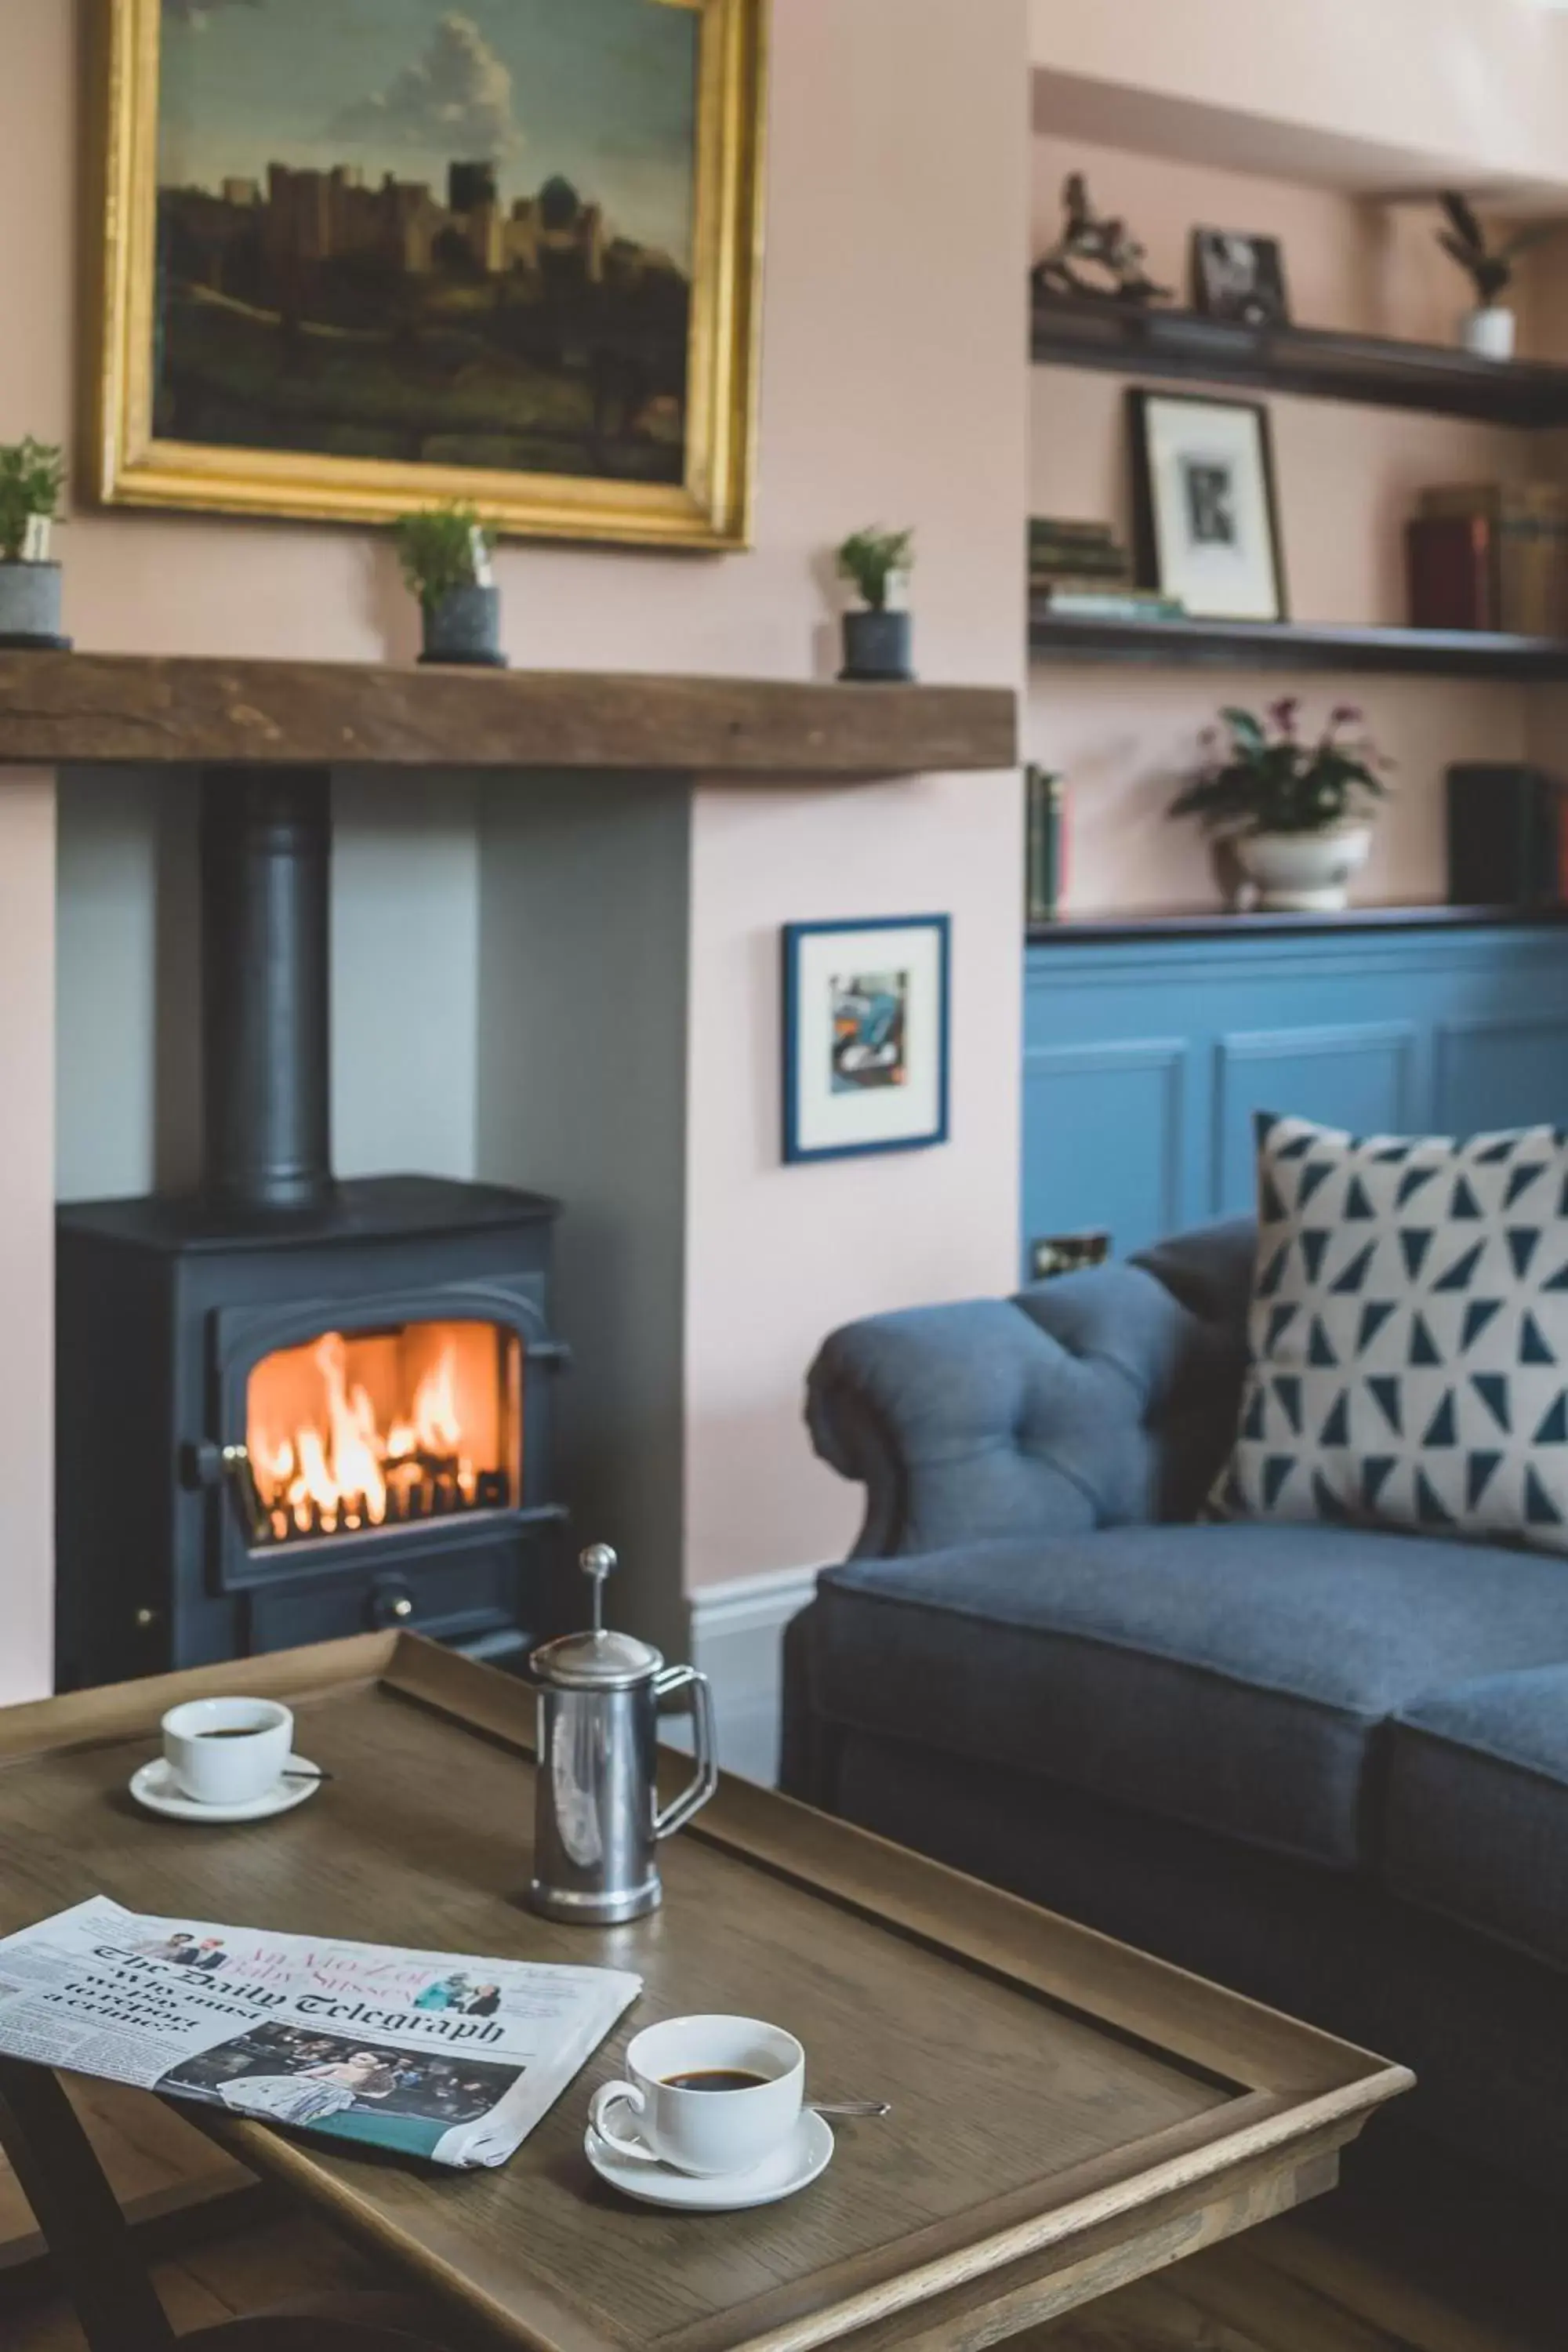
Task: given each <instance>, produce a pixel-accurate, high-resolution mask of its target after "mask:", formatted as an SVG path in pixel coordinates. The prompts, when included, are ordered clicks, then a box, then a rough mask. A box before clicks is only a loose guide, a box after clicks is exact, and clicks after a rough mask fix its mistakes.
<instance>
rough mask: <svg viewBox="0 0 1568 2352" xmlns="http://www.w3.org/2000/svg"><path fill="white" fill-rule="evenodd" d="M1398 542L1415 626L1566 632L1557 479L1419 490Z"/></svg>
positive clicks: (1567, 571)
mask: <svg viewBox="0 0 1568 2352" xmlns="http://www.w3.org/2000/svg"><path fill="white" fill-rule="evenodd" d="M1406 549H1407V554H1408V558H1409V568H1410V618H1411V623H1412V625H1413V626H1415V628H1418V629H1503V630H1507V631H1508V632H1510V634H1512V635H1519V636H1526V637H1563V636H1568V489H1564V488H1562V487H1560V486H1559V484H1557V483H1556V482H1482V483H1479V484H1465V483H1460V484H1457V485H1455V486H1453V487H1451V488H1437V489H1431V490H1427V491H1425V492H1424V493H1423V495H1422V499H1421V511H1420V513H1419V515H1418V516H1417V517H1416V519H1415V521H1413V522H1412V523H1411V524H1410V525H1409V526H1408V530H1407V532H1406Z"/></svg>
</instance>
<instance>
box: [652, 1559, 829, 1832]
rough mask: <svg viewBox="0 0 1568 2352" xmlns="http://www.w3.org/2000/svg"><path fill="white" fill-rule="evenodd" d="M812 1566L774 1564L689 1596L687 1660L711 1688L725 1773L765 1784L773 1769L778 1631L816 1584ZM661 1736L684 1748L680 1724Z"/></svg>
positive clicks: (779, 1681)
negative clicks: (762, 1573) (764, 1571)
mask: <svg viewBox="0 0 1568 2352" xmlns="http://www.w3.org/2000/svg"><path fill="white" fill-rule="evenodd" d="M818 1573H819V1571H818V1570H816V1569H815V1568H783V1569H775V1570H773V1571H772V1573H771V1574H769V1575H767V1576H747V1577H738V1578H737V1579H736V1580H735V1581H734V1582H733V1583H732V1584H710V1585H708V1586H706V1587H705V1588H704V1589H702V1590H700V1591H697V1592H694V1593H693V1594H692V1595H691V1597H690V1609H691V1662H692V1664H693V1665H696V1666H699V1667H700V1668H701V1670H702V1672H703V1673H704V1674H705V1675H707V1676H708V1679H709V1681H710V1683H711V1684H712V1685H713V1705H714V1713H715V1715H716V1716H717V1717H718V1725H719V1761H720V1763H721V1765H722V1766H723V1767H724V1769H725V1770H726V1771H727V1772H738V1773H740V1774H741V1775H742V1778H743V1779H744V1780H761V1781H763V1782H764V1783H765V1784H766V1786H767V1787H769V1788H772V1787H773V1785H774V1783H775V1782H776V1780H777V1779H778V1769H779V1719H780V1718H779V1701H780V1695H781V1689H782V1685H783V1680H784V1627H785V1626H786V1625H787V1624H788V1623H789V1621H790V1619H791V1618H792V1617H794V1616H795V1615H797V1614H798V1612H800V1611H801V1610H802V1609H804V1608H805V1604H806V1602H807V1601H809V1600H810V1599H811V1596H812V1592H813V1591H814V1590H815V1588H816V1579H817V1575H818ZM660 1737H661V1738H664V1739H666V1740H668V1741H669V1742H670V1744H671V1745H672V1746H679V1747H682V1748H685V1747H688V1746H689V1735H688V1731H687V1726H686V1724H685V1722H684V1721H679V1720H676V1721H668V1722H667V1723H665V1724H664V1725H662V1726H661V1727H660Z"/></svg>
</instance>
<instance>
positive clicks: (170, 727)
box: [0, 653, 1017, 784]
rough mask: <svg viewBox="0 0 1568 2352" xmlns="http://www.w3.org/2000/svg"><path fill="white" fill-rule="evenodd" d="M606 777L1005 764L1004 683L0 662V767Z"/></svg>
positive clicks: (831, 774)
mask: <svg viewBox="0 0 1568 2352" xmlns="http://www.w3.org/2000/svg"><path fill="white" fill-rule="evenodd" d="M223 761H245V762H247V763H260V764H264V765H273V764H276V765H289V766H294V765H305V766H317V765H329V764H330V765H358V766H367V767H385V768H430V767H441V768H488V769H507V768H518V769H526V768H539V769H556V770H559V769H571V768H578V769H592V768H598V769H612V770H614V769H618V770H621V771H623V772H626V771H633V772H637V771H644V772H664V773H666V774H670V773H688V774H697V775H701V776H704V777H706V778H711V779H716V780H721V781H722V780H726V779H728V780H730V781H732V782H735V783H737V784H744V783H747V782H755V783H770V782H801V783H822V784H832V783H845V782H854V781H856V780H857V779H861V778H868V777H873V776H897V775H910V774H917V773H921V772H926V773H931V772H960V771H965V770H974V769H999V768H1010V767H1013V766H1015V765H1016V761H1017V705H1016V697H1015V696H1014V695H1013V694H1012V693H1011V691H1009V690H1008V689H1007V688H1000V687H951V686H875V687H872V686H815V685H799V684H795V683H794V682H791V681H788V680H781V679H772V678H721V677H659V676H648V677H639V676H635V675H624V674H623V675H614V676H605V675H600V674H598V673H595V672H588V671H552V672H551V671H527V670H452V669H392V668H379V667H374V666H372V665H369V664H364V665H361V664H357V663H349V662H296V661H218V660H196V659H189V658H184V657H174V658H166V657H163V656H141V655H132V654H91V653H77V654H56V653H0V768H4V767H5V766H29V765H30V766H33V767H39V766H61V765H66V764H75V763H81V764H104V765H121V766H136V767H144V766H148V765H150V764H153V763H158V764H163V763H168V762H176V763H181V764H191V763H195V762H200V763H202V764H204V765H206V764H214V763H218V762H223Z"/></svg>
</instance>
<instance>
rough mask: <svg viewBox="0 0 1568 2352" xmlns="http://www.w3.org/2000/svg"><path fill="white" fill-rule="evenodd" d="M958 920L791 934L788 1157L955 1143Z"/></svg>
mask: <svg viewBox="0 0 1568 2352" xmlns="http://www.w3.org/2000/svg"><path fill="white" fill-rule="evenodd" d="M783 948H784V1159H785V1160H788V1161H797V1160H843V1159H848V1158H851V1157H854V1156H856V1155H858V1154H860V1153H864V1152H873V1151H914V1150H921V1149H922V1148H929V1147H930V1146H931V1145H933V1144H939V1143H945V1142H946V1141H947V1139H948V1133H949V1052H950V1026H951V1003H950V999H951V972H952V919H951V918H950V917H949V916H946V915H910V916H883V917H877V918H872V919H868V920H866V921H863V922H817V923H787V924H785V926H784V934H783Z"/></svg>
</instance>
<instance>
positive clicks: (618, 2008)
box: [0, 1895, 642, 2167]
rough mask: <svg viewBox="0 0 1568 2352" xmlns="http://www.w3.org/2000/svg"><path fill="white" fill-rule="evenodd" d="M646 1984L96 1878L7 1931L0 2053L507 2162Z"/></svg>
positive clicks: (0, 1949)
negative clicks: (228, 1919) (99, 1888)
mask: <svg viewBox="0 0 1568 2352" xmlns="http://www.w3.org/2000/svg"><path fill="white" fill-rule="evenodd" d="M641 1990H642V1979H640V1977H636V1976H628V1975H626V1974H623V1973H622V1972H620V1971H619V1970H616V1969H587V1968H557V1967H553V1966H547V1965H542V1964H539V1963H535V1962H533V1961H529V1960H491V1959H476V1958H471V1957H469V1956H468V1955H465V1954H462V1953H456V1952H416V1951H405V1950H402V1949H400V1948H396V1947H395V1946H392V1945H385V1944H353V1943H343V1942H341V1941H339V1940H337V1939H335V1938H333V1939H331V1940H329V1939H328V1938H327V1937H311V1936H284V1935H269V1934H268V1933H266V1932H265V1931H263V1930H261V1929H258V1928H252V1927H214V1926H213V1925H211V1924H210V1923H209V1922H207V1921H205V1920H191V1919H154V1918H146V1917H142V1916H139V1915H138V1914H137V1913H135V1912H132V1911H126V1910H123V1909H121V1906H120V1905H119V1904H118V1903H112V1902H110V1900H109V1898H108V1897H107V1896H106V1895H95V1896H93V1897H92V1899H91V1900H90V1901H89V1902H86V1903H79V1904H78V1905H77V1906H76V1907H75V1908H74V1909H73V1910H70V1911H62V1912H60V1913H59V1914H58V1916H56V1917H55V1918H53V1919H45V1920H43V1921H42V1922H41V1923H40V1924H39V1925H38V1926H37V1927H25V1928H23V1929H22V1931H21V1932H20V1934H18V1935H15V1936H7V1937H5V1938H3V1939H0V2052H3V2053H5V2054H6V2055H8V2056H10V2057H14V2058H27V2059H33V2060H36V2061H37V2063H40V2064H42V2065H46V2066H59V2067H63V2068H65V2069H66V2071H67V2072H68V2073H71V2074H96V2075H99V2076H101V2077H102V2078H103V2079H104V2080H105V2081H107V2082H111V2083H133V2084H138V2085H140V2086H141V2087H142V2088H143V2089H146V2090H152V2091H159V2092H162V2093H164V2094H165V2095H168V2096H169V2097H171V2098H176V2099H190V2100H195V2101H197V2102H199V2103H201V2104H203V2105H208V2106H217V2107H222V2108H224V2109H226V2111H227V2113H229V2114H230V2115H236V2116H251V2117H255V2118H259V2119H260V2120H262V2121H264V2122H267V2123H273V2124H282V2125H287V2126H294V2127H297V2128H300V2129H303V2130H307V2131H314V2132H323V2133H330V2134H331V2136H332V2137H336V2138H339V2139H345V2140H359V2141H363V2142H368V2143H370V2144H371V2145H372V2146H374V2147H384V2148H395V2149H397V2150H399V2151H401V2152H402V2153H404V2154H405V2155H410V2156H417V2157H425V2158H428V2159H430V2160H431V2161H432V2162H434V2163H436V2164H450V2165H458V2166H465V2167H466V2166H473V2165H497V2164H504V2163H505V2162H506V2160H507V2158H508V2157H510V2155H512V2153H513V2152H514V2151H515V2149H517V2148H518V2147H520V2146H521V2143H522V2141H523V2140H524V2139H526V2138H527V2137H528V2135H529V2133H530V2132H531V2130H532V2129H533V2126H534V2125H535V2124H536V2123H537V2122H538V2121H539V2119H540V2117H541V2116H542V2115H544V2114H545V2113H546V2111H547V2110H548V2109H549V2108H550V2107H551V2106H552V2105H554V2103H555V2101H556V2099H558V2098H559V2097H560V2095H561V2093H562V2092H563V2090H564V2089H565V2087H566V2085H567V2084H568V2083H569V2082H570V2081H571V2080H572V2078H573V2076H574V2074H577V2072H578V2071H579V2069H580V2068H581V2067H582V2066H583V2065H584V2063H586V2061H587V2060H588V2058H589V2057H590V2056H591V2055H592V2054H593V2053H594V2051H595V2050H596V2049H597V2047H598V2045H599V2043H600V2042H602V2041H603V2040H604V2038H605V2035H606V2034H607V2033H608V2032H609V2031H610V2029H611V2027H612V2026H613V2025H614V2024H615V2022H616V2019H617V2018H618V2017H619V2016H620V2015H621V2013H622V2011H624V2010H626V2008H627V2007H628V2006H629V2004H630V2003H631V2002H632V2001H633V2000H636V1998H637V1994H638V1993H639V1992H640V1991H641Z"/></svg>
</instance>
